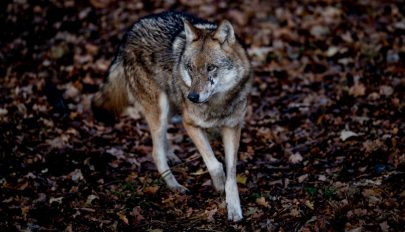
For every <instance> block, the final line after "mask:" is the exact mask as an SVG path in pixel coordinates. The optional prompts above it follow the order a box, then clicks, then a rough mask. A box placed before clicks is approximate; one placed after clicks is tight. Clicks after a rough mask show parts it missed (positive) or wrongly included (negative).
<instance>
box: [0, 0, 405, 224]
mask: <svg viewBox="0 0 405 232" xmlns="http://www.w3.org/2000/svg"><path fill="white" fill-rule="evenodd" d="M167 10H174V11H185V12H188V13H191V14H194V15H196V16H199V17H201V18H205V19H208V20H210V21H213V22H217V23H218V22H220V21H221V20H222V19H228V20H229V21H230V22H231V23H232V24H233V26H234V28H235V31H236V33H237V34H238V35H239V36H240V37H241V38H242V39H243V40H244V41H245V43H246V44H247V47H248V53H249V55H250V57H251V63H252V66H253V70H254V81H253V88H252V92H251V95H250V106H249V111H248V114H247V116H246V123H245V125H244V128H243V130H242V137H241V141H240V149H239V161H238V165H237V169H238V176H237V181H238V186H239V191H240V197H241V203H242V209H243V215H244V219H243V221H241V222H239V223H232V222H228V221H227V215H226V205H225V203H224V200H225V197H224V196H223V195H220V194H218V193H216V192H215V191H214V189H213V186H212V184H211V180H210V175H209V173H208V172H207V169H206V166H205V165H204V162H203V160H202V158H201V156H200V155H199V154H198V152H197V150H196V148H195V146H194V144H193V143H192V141H191V140H190V138H189V136H188V135H187V134H186V132H185V130H184V128H183V126H182V125H181V123H174V124H171V125H170V127H169V129H168V133H169V138H170V140H171V141H172V143H173V148H174V153H175V154H176V155H177V156H178V157H179V158H180V159H181V163H179V164H174V165H172V171H173V172H174V174H175V176H176V178H177V179H178V181H179V182H180V183H181V184H183V185H185V186H186V187H187V188H188V189H189V190H190V193H188V194H179V193H173V192H171V191H170V190H169V189H168V188H167V187H166V186H165V184H164V182H163V181H162V180H161V179H160V176H159V174H158V172H157V171H156V167H155V165H154V163H153V161H152V157H151V152H152V141H151V137H150V133H149V129H148V127H147V124H146V122H145V120H144V119H143V118H142V117H140V116H138V117H136V115H135V119H134V118H132V117H129V116H128V115H123V116H122V117H121V119H120V120H119V121H118V122H116V123H115V124H103V123H102V122H99V121H96V120H95V119H94V118H93V115H92V112H91V109H90V101H91V98H92V96H93V95H94V93H95V92H96V91H97V90H98V89H99V87H100V85H101V83H103V80H104V78H105V73H106V71H107V70H108V67H109V65H110V63H111V60H112V59H113V57H114V54H115V51H116V48H117V46H118V45H119V43H120V40H121V39H122V38H123V35H124V33H125V31H126V29H127V28H128V27H129V26H131V24H132V23H133V22H135V21H136V20H137V19H138V18H139V17H142V16H146V15H149V14H151V13H158V12H162V11H167ZM0 27H1V30H0V228H1V229H0V230H1V231H67V232H70V231H151V232H163V231H348V232H360V231H383V232H387V231H405V112H404V111H405V78H404V76H405V2H404V1H403V0H399V1H379V0H361V1H349V0H345V1H338V0H327V1H320V0H319V1H317V0H304V1H298V0H292V1H281V0H275V1H259V0H250V1H247V0H243V1H229V2H226V1H221V0H193V1H185V0H178V1H177V0H166V1H150V2H149V1H117V0H86V1H76V0H66V1H56V0H50V1H45V0H14V1H1V3H0ZM209 136H210V138H211V145H212V147H213V150H214V151H215V153H216V155H217V158H218V159H219V160H220V161H221V162H223V159H224V156H223V147H222V142H221V139H220V134H219V133H218V131H215V130H212V131H210V132H209Z"/></svg>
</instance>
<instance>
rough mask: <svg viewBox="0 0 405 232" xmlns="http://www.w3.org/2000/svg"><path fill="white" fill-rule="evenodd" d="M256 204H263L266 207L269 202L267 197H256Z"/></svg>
mask: <svg viewBox="0 0 405 232" xmlns="http://www.w3.org/2000/svg"><path fill="white" fill-rule="evenodd" d="M256 204H258V205H260V206H263V207H265V208H267V207H269V203H268V202H267V201H266V198H265V197H259V198H256Z"/></svg>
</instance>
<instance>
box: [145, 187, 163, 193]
mask: <svg viewBox="0 0 405 232" xmlns="http://www.w3.org/2000/svg"><path fill="white" fill-rule="evenodd" d="M158 190H159V186H158V185H154V186H148V187H145V188H144V189H143V192H144V193H146V194H155V193H156V192H157V191H158Z"/></svg>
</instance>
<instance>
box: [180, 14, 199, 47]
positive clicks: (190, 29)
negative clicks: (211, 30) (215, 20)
mask: <svg viewBox="0 0 405 232" xmlns="http://www.w3.org/2000/svg"><path fill="white" fill-rule="evenodd" d="M183 23H184V32H185V33H186V41H187V42H193V41H194V40H197V39H198V31H197V28H195V27H194V26H193V24H191V23H190V22H189V21H187V20H185V19H184V20H183Z"/></svg>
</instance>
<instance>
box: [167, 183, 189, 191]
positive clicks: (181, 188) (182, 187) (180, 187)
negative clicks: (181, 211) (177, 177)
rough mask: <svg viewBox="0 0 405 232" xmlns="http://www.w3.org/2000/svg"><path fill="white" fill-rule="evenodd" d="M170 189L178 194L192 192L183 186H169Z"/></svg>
mask: <svg viewBox="0 0 405 232" xmlns="http://www.w3.org/2000/svg"><path fill="white" fill-rule="evenodd" d="M169 189H170V190H171V191H173V192H177V193H188V192H190V190H188V188H186V187H184V186H183V185H181V184H177V185H172V186H169Z"/></svg>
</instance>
